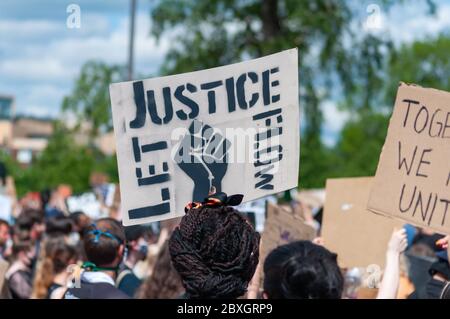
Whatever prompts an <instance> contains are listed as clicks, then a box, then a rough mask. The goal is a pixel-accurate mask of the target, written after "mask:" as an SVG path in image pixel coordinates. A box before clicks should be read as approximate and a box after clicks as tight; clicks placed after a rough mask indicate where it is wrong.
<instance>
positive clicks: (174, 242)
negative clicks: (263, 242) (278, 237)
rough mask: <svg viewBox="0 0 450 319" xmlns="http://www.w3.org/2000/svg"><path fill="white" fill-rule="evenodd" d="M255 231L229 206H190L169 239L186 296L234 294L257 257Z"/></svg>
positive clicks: (252, 270)
mask: <svg viewBox="0 0 450 319" xmlns="http://www.w3.org/2000/svg"><path fill="white" fill-rule="evenodd" d="M259 240H260V236H259V234H258V233H257V232H256V231H255V230H254V229H253V227H252V226H251V225H250V224H249V223H248V222H247V221H246V220H245V218H244V217H243V216H242V215H241V214H239V212H237V211H236V210H235V209H233V208H232V207H229V206H219V207H208V206H202V207H200V208H193V209H190V210H189V211H188V212H187V214H186V215H185V216H184V217H183V218H182V220H181V223H180V225H179V227H178V228H176V229H175V230H174V232H173V234H172V236H171V238H170V241H169V250H170V255H171V258H172V263H173V266H174V267H175V269H176V270H177V271H178V273H179V274H180V276H181V279H182V281H183V286H184V287H185V289H186V296H187V297H188V298H238V297H240V296H242V295H243V294H245V292H246V291H247V286H248V283H249V282H250V280H251V279H252V277H253V274H254V273H255V270H256V266H257V264H258V258H259Z"/></svg>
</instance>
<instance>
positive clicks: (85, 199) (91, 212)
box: [66, 193, 106, 219]
mask: <svg viewBox="0 0 450 319" xmlns="http://www.w3.org/2000/svg"><path fill="white" fill-rule="evenodd" d="M66 203H67V208H68V209H69V212H70V213H73V212H76V211H82V212H84V213H85V214H86V215H88V216H89V217H90V218H92V219H98V218H102V217H106V216H105V213H104V211H103V209H102V206H101V204H100V202H99V201H98V200H97V197H96V196H95V194H94V193H84V194H81V195H79V196H70V197H68V198H67V200H66Z"/></svg>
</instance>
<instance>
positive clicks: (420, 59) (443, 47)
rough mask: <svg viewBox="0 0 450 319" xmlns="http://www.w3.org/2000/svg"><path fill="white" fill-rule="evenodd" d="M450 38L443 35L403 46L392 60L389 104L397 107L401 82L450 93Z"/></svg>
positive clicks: (388, 84) (388, 92)
mask: <svg viewBox="0 0 450 319" xmlns="http://www.w3.org/2000/svg"><path fill="white" fill-rule="evenodd" d="M449 52H450V38H449V36H448V35H445V34H441V35H439V36H437V37H436V38H435V39H427V40H426V41H416V42H414V43H412V44H409V45H403V46H402V47H400V48H399V50H398V51H395V52H393V54H392V55H391V56H390V58H389V66H388V71H387V79H389V81H387V87H386V88H385V99H386V103H387V104H389V105H393V101H394V100H395V95H396V93H397V88H398V84H399V82H400V81H403V82H406V83H415V84H418V85H420V86H423V87H432V88H435V89H439V90H444V91H450V72H449V70H450V55H449Z"/></svg>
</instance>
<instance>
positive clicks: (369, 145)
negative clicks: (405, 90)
mask: <svg viewBox="0 0 450 319" xmlns="http://www.w3.org/2000/svg"><path fill="white" fill-rule="evenodd" d="M388 124H389V116H386V115H383V114H377V113H368V114H365V115H363V116H361V117H359V118H357V119H353V120H350V121H349V122H348V123H346V125H345V126H344V128H343V129H342V132H341V136H340V139H339V141H338V143H337V145H336V147H335V156H336V166H335V168H334V169H335V173H334V174H333V175H334V176H336V177H337V176H339V177H345V176H349V177H350V176H372V175H374V174H375V172H376V169H377V165H378V159H379V156H380V154H381V149H382V147H383V144H384V140H385V137H386V133H387V128H388Z"/></svg>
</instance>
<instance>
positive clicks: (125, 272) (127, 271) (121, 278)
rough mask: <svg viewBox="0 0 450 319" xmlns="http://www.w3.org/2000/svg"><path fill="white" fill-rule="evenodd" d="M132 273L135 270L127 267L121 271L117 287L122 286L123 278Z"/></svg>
mask: <svg viewBox="0 0 450 319" xmlns="http://www.w3.org/2000/svg"><path fill="white" fill-rule="evenodd" d="M132 273H133V272H132V271H131V270H130V269H125V270H123V271H121V272H120V273H119V275H118V276H117V279H116V287H119V286H120V283H121V282H122V280H123V278H124V277H125V276H126V275H129V274H132Z"/></svg>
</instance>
